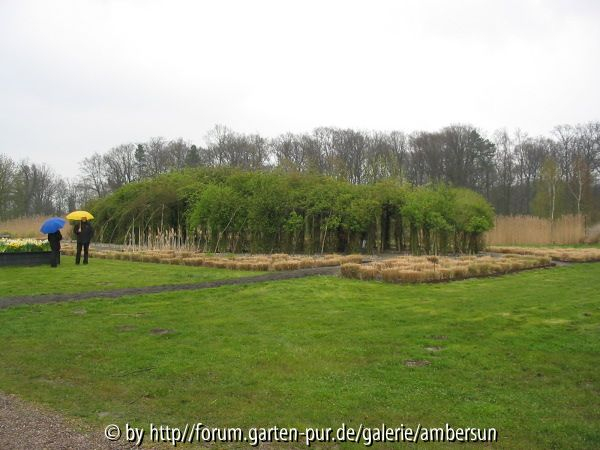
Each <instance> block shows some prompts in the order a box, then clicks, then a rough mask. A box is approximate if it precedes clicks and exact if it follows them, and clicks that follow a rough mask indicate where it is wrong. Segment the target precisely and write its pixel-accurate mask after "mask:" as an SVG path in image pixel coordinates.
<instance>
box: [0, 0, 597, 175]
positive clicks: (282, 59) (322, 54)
mask: <svg viewBox="0 0 600 450" xmlns="http://www.w3.org/2000/svg"><path fill="white" fill-rule="evenodd" d="M0 61H1V65H0V153H4V154H7V155H9V156H11V157H12V158H14V159H21V158H28V159H29V160H30V161H32V162H40V163H41V162H46V163H48V164H49V165H50V166H51V167H53V168H54V169H55V170H56V171H57V172H58V173H60V174H62V175H66V176H75V175H76V174H77V169H78V162H79V161H80V160H81V159H83V158H84V157H85V156H89V155H90V154H92V153H94V152H97V151H98V152H104V151H107V150H108V149H110V148H111V147H113V146H116V145H118V144H121V143H127V142H139V141H145V140H147V139H148V138H150V137H152V136H163V137H165V138H167V139H171V138H177V137H183V138H184V139H186V140H189V141H191V142H193V143H196V144H200V145H202V143H203V140H204V136H205V134H206V132H207V131H208V130H209V129H210V128H212V127H213V126H214V125H215V124H224V125H227V126H229V127H231V128H233V129H234V130H236V131H240V132H257V133H260V134H262V135H264V136H268V137H271V136H275V135H277V134H279V133H282V132H286V131H293V132H301V131H310V130H312V129H313V128H314V127H317V126H336V127H352V128H356V129H366V130H371V129H377V130H402V131H407V132H410V131H414V130H431V131H433V130H437V129H439V128H441V127H443V126H446V125H448V124H451V123H458V122H461V123H470V124H473V125H475V126H477V127H480V128H481V129H482V130H483V131H486V132H488V133H491V132H492V131H493V130H495V129H497V128H502V127H507V128H509V129H512V128H515V127H520V128H522V129H523V130H525V131H528V132H529V133H530V134H533V135H537V134H548V133H549V132H550V130H551V129H552V127H553V126H554V125H557V124H562V123H571V124H575V123H578V122H587V121H590V120H598V119H600V114H599V109H600V89H599V87H598V86H599V84H598V79H599V74H600V70H599V69H600V1H597V0H571V1H569V0H548V1H541V0H514V1H513V0H504V1H500V0H497V1H485V0H414V1H403V0H395V1H392V0H390V1H374V0H369V1H366V0H364V1H360V2H358V1H348V0H335V1H327V0H319V1H312V0H302V1H281V0H279V1H261V0H253V1H247V0H246V1H243V0H241V1H222V0H221V1H200V0H197V1H183V0H122V1H117V0H73V1H61V0H55V1H48V0H40V1H29V0H0Z"/></svg>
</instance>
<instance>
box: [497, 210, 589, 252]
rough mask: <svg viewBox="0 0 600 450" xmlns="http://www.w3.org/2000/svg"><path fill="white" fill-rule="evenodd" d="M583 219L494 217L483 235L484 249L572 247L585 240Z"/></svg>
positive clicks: (575, 217)
mask: <svg viewBox="0 0 600 450" xmlns="http://www.w3.org/2000/svg"><path fill="white" fill-rule="evenodd" d="M585 227H586V223H585V217H584V216H582V215H564V216H562V217H560V218H558V219H555V220H554V221H552V220H550V219H544V218H541V217H533V216H496V223H495V226H494V228H493V229H492V230H490V231H488V232H487V233H486V235H485V240H486V242H487V244H488V245H502V246H504V245H538V244H539V245H548V244H560V245H573V244H578V243H579V242H583V240H584V239H585V236H586V232H585Z"/></svg>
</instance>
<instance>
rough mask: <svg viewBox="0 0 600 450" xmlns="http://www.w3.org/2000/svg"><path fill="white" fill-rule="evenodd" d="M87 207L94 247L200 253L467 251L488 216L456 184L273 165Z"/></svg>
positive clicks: (211, 172)
mask: <svg viewBox="0 0 600 450" xmlns="http://www.w3.org/2000/svg"><path fill="white" fill-rule="evenodd" d="M89 207H90V208H91V210H92V211H93V212H94V214H95V216H96V223H97V227H96V228H97V230H98V237H99V238H100V239H101V240H103V241H108V242H117V243H127V244H130V245H151V246H152V245H154V244H156V243H157V242H159V241H161V240H163V239H175V242H170V244H171V246H173V244H174V246H190V247H192V246H193V247H200V248H202V249H203V250H204V251H210V252H222V251H229V252H254V253H256V252H265V253H272V252H288V253H299V252H303V253H323V252H350V251H364V252H371V251H374V250H378V251H383V250H388V249H395V250H410V251H411V252H412V253H414V254H418V253H436V254H437V253H447V252H476V251H478V249H479V248H480V244H481V237H482V233H483V232H484V231H486V230H489V229H490V228H491V227H492V226H493V218H494V213H493V210H492V208H491V206H490V205H489V203H488V202H487V201H486V200H485V199H484V198H483V197H482V196H481V195H479V194H477V193H475V192H473V191H471V190H468V189H464V188H450V187H448V186H446V185H444V184H439V185H427V186H420V187H413V186H412V185H411V184H409V183H406V182H402V181H401V180H391V179H389V180H384V181H379V182H376V183H373V184H368V185H362V184H361V185H357V184H351V183H348V182H347V181H345V180H335V179H334V178H332V177H327V176H322V175H311V174H299V173H293V174H289V173H285V171H284V170H282V169H275V170H272V171H242V170H239V169H232V168H197V169H187V170H184V171H178V172H172V173H170V174H165V175H161V176H158V177H155V178H151V179H148V180H144V181H141V182H139V183H131V184H128V185H126V186H123V187H122V188H120V189H118V190H117V191H116V192H114V193H113V194H111V195H108V196H105V197H103V198H99V199H97V200H95V201H93V202H92V203H91V204H90V205H89Z"/></svg>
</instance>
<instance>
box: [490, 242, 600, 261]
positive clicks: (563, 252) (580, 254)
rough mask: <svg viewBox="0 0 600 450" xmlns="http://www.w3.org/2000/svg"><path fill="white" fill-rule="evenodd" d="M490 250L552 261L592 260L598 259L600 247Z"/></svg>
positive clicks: (501, 248) (504, 248)
mask: <svg viewBox="0 0 600 450" xmlns="http://www.w3.org/2000/svg"><path fill="white" fill-rule="evenodd" d="M488 250H489V251H490V252H495V253H513V254H518V255H532V256H542V257H543V256H545V257H549V258H551V259H552V260H553V261H563V262H592V261H600V248H552V247H499V246H494V247H489V248H488Z"/></svg>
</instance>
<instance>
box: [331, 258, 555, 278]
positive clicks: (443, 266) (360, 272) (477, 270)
mask: <svg viewBox="0 0 600 450" xmlns="http://www.w3.org/2000/svg"><path fill="white" fill-rule="evenodd" d="M549 264H550V259H549V258H548V257H531V256H519V255H511V256H510V257H505V256H502V257H491V256H479V257H474V256H472V257H458V258H452V257H445V256H435V257H432V256H426V257H423V256H402V257H397V258H390V259H386V260H380V261H374V262H371V263H369V264H363V265H359V264H343V265H342V267H341V274H342V276H343V277H346V278H359V279H369V280H372V279H375V280H382V281H384V282H388V283H424V282H435V281H450V280H462V279H465V278H470V277H480V276H488V275H500V274H505V273H510V272H514V271H516V270H524V269H530V268H533V267H546V266H548V265H549Z"/></svg>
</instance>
